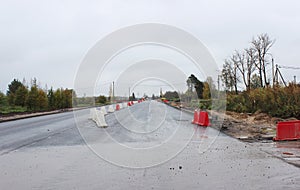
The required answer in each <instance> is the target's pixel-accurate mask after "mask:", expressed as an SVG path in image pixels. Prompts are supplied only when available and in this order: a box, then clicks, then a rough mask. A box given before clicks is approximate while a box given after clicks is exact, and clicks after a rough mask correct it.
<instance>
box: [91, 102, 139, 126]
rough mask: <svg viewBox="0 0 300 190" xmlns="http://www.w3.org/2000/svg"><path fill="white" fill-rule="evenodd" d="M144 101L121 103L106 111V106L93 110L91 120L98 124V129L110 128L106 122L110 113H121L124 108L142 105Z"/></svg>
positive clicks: (112, 105) (110, 106)
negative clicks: (106, 117)
mask: <svg viewBox="0 0 300 190" xmlns="http://www.w3.org/2000/svg"><path fill="white" fill-rule="evenodd" d="M143 101H145V100H139V101H129V102H123V103H119V104H111V105H109V106H108V109H107V110H106V106H101V107H97V108H91V109H90V117H89V119H91V120H93V121H94V122H95V123H96V124H97V126H98V127H100V128H106V127H108V125H107V123H106V121H105V115H107V114H108V113H113V112H115V111H119V110H121V109H122V108H127V107H129V106H133V105H134V104H136V103H141V102H143Z"/></svg>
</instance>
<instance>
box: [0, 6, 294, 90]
mask: <svg viewBox="0 0 300 190" xmlns="http://www.w3.org/2000/svg"><path fill="white" fill-rule="evenodd" d="M299 10H300V2H299V1H298V0H284V1H283V0H278V1H276V0H265V1H262V0H244V1H243V0H193V1H192V0H190V1H189V0H181V1H178V0H177V1H176V0H163V1H162V0H151V1H149V0H126V1H124V0H107V1H83V0H82V1H76V0H75V1H74V0H72V1H71V0H70V1H61V0H52V1H38V0H36V1H30V0H29V1H21V0H19V1H16V0H10V1H1V5H0V15H1V16H0V26H1V30H0V64H1V70H0V76H1V78H0V91H2V92H6V90H7V85H8V83H10V81H11V80H12V79H13V78H18V79H20V80H22V78H23V77H25V78H26V79H27V80H28V81H29V80H30V78H32V77H36V78H37V79H38V81H40V82H41V84H42V85H43V86H44V85H45V84H48V86H49V87H50V86H53V87H54V88H57V87H68V88H72V87H73V80H74V77H75V74H76V71H77V68H78V66H79V64H80V63H81V61H82V59H83V57H84V56H85V54H86V53H87V51H88V50H89V49H90V48H91V47H92V46H93V45H94V44H95V43H96V42H97V41H98V40H100V39H101V38H103V37H104V36H105V35H108V34H109V33H111V32H113V31H115V30H117V29H120V28H122V27H125V26H129V25H134V24H139V23H147V22H155V23H163V24H169V25H173V26H176V27H179V28H181V29H183V30H186V31H187V32H189V33H191V34H193V35H194V36H196V37H197V38H198V39H200V40H201V41H202V42H203V43H204V44H205V45H206V46H207V48H208V49H209V50H210V52H211V53H212V55H213V56H214V58H215V60H216V61H217V64H218V65H219V67H220V68H221V66H222V64H223V60H224V59H225V58H227V57H228V56H230V55H231V54H232V52H233V51H234V50H235V49H238V50H239V49H243V48H246V47H248V46H249V42H250V40H251V39H252V37H253V36H255V35H257V34H261V33H268V34H269V35H270V36H271V37H272V38H275V39H276V43H275V45H274V46H273V48H272V49H271V52H272V54H273V55H274V57H275V62H276V63H278V64H281V65H290V66H300V64H299V63H300V57H299V50H300V11H299ZM283 74H284V76H285V77H286V78H287V79H288V80H292V78H293V76H294V75H296V76H297V78H298V80H300V70H284V71H283Z"/></svg>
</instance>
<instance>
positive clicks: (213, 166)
mask: <svg viewBox="0 0 300 190" xmlns="http://www.w3.org/2000/svg"><path fill="white" fill-rule="evenodd" d="M88 117H89V110H79V111H76V112H74V113H72V112H68V113H61V114H55V115H48V116H41V117H35V118H29V119H23V120H17V121H11V122H5V123H0V168H1V169H0V189H97V190H98V189H272V190H273V189H300V169H299V168H297V167H295V166H292V165H289V164H287V163H285V162H283V161H282V160H280V159H277V158H275V157H273V156H271V155H269V154H267V153H265V152H262V151H261V150H259V149H258V148H257V147H255V146H251V145H250V144H246V143H243V142H240V141H238V140H235V139H233V138H230V137H228V136H226V135H224V134H222V133H219V131H217V130H214V129H212V128H207V129H205V128H201V127H195V126H194V125H192V124H190V122H191V120H192V116H191V115H189V114H186V113H181V112H180V111H179V110H176V109H174V108H170V107H168V106H165V105H164V104H161V103H158V102H154V101H146V102H143V103H140V104H135V105H134V106H132V107H130V108H123V109H121V110H120V111H117V112H114V113H111V114H108V115H106V116H105V118H106V122H107V124H108V126H109V127H108V128H105V129H103V128H98V127H96V124H95V123H94V122H93V121H92V120H89V119H88Z"/></svg>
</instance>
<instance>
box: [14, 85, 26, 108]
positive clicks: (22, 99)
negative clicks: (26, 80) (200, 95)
mask: <svg viewBox="0 0 300 190" xmlns="http://www.w3.org/2000/svg"><path fill="white" fill-rule="evenodd" d="M27 96H28V89H27V88H26V87H25V86H24V85H22V86H19V88H18V89H17V91H16V93H15V105H16V106H22V107H25V106H26V100H27Z"/></svg>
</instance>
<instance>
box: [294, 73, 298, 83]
mask: <svg viewBox="0 0 300 190" xmlns="http://www.w3.org/2000/svg"><path fill="white" fill-rule="evenodd" d="M294 84H297V80H296V75H295V76H294Z"/></svg>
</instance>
